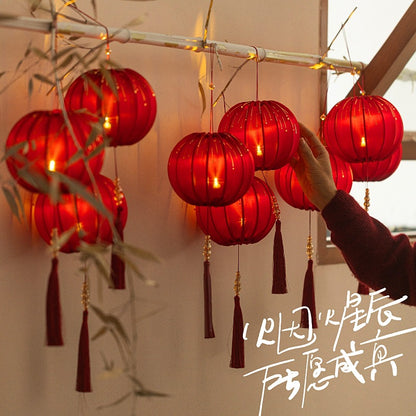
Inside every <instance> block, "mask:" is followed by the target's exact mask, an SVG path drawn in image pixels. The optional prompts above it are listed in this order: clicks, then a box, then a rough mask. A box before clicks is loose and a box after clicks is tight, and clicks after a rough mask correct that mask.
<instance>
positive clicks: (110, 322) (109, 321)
mask: <svg viewBox="0 0 416 416" xmlns="http://www.w3.org/2000/svg"><path fill="white" fill-rule="evenodd" d="M90 307H91V309H92V310H93V311H94V312H95V314H96V315H97V316H98V318H99V319H101V321H103V323H104V324H106V325H107V326H108V327H109V329H113V330H115V331H116V332H117V333H118V334H119V335H120V336H121V338H122V339H123V341H124V342H125V343H126V344H130V340H129V337H128V335H127V332H126V331H125V329H124V327H123V324H122V323H121V321H120V320H119V319H118V318H117V317H116V316H115V315H112V314H106V313H105V312H104V311H102V310H101V309H100V308H98V307H97V306H94V305H90Z"/></svg>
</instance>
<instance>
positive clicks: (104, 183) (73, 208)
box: [34, 175, 127, 253]
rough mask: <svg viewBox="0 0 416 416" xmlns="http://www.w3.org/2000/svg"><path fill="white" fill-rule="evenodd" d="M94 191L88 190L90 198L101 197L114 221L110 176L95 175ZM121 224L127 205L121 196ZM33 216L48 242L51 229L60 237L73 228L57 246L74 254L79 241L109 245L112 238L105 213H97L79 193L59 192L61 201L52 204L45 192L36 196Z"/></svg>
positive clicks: (50, 237) (124, 220)
mask: <svg viewBox="0 0 416 416" xmlns="http://www.w3.org/2000/svg"><path fill="white" fill-rule="evenodd" d="M96 184H97V188H98V194H99V195H94V194H93V192H91V197H92V198H96V199H97V203H98V198H99V199H100V200H101V202H102V204H103V207H104V208H106V209H107V211H108V213H109V214H110V216H112V218H110V220H114V219H115V218H116V215H117V204H116V200H115V193H114V185H113V182H112V181H111V179H109V178H106V177H105V176H102V175H99V176H97V178H96ZM121 201H122V204H123V208H124V209H123V210H122V213H123V214H122V224H123V227H124V225H125V224H126V221H127V204H126V200H125V198H124V196H123V198H122V199H121ZM34 219H35V224H36V228H37V230H38V232H39V234H40V236H41V237H42V238H43V240H45V241H46V242H47V243H48V244H51V243H52V237H53V232H54V230H56V233H57V236H58V237H59V236H62V235H63V234H64V233H66V232H71V230H72V231H73V232H72V234H71V235H70V237H69V239H68V241H67V242H66V243H65V244H64V245H63V246H62V247H59V250H60V251H61V252H64V253H74V252H77V251H78V250H79V246H80V243H81V241H83V242H85V243H88V244H98V243H99V244H104V245H108V244H111V243H112V241H113V233H112V228H111V226H110V224H109V218H108V216H106V215H104V213H102V212H100V211H99V210H98V209H96V207H95V206H94V205H92V204H91V203H90V202H89V201H87V200H85V199H83V198H82V197H81V196H79V195H73V194H63V195H62V200H61V201H59V202H57V203H56V204H55V203H54V202H53V201H51V199H50V198H49V196H48V195H47V194H41V195H39V196H38V197H37V200H36V204H35V209H34Z"/></svg>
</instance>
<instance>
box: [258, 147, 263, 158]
mask: <svg viewBox="0 0 416 416" xmlns="http://www.w3.org/2000/svg"><path fill="white" fill-rule="evenodd" d="M257 156H263V150H261V145H259V144H258V145H257Z"/></svg>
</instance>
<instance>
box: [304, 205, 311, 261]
mask: <svg viewBox="0 0 416 416" xmlns="http://www.w3.org/2000/svg"><path fill="white" fill-rule="evenodd" d="M311 217H312V211H309V235H308V240H307V243H306V255H307V256H308V260H312V256H313V244H312V230H311V229H312V226H311V223H312V221H311Z"/></svg>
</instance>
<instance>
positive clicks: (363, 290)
mask: <svg viewBox="0 0 416 416" xmlns="http://www.w3.org/2000/svg"><path fill="white" fill-rule="evenodd" d="M357 293H358V294H359V295H369V294H370V288H369V287H368V286H367V285H365V284H364V283H362V282H358V288H357Z"/></svg>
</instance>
